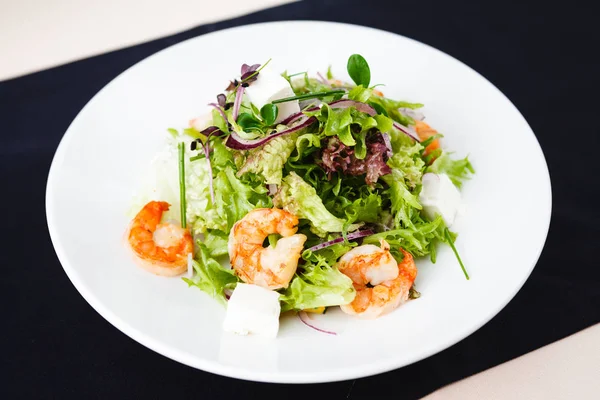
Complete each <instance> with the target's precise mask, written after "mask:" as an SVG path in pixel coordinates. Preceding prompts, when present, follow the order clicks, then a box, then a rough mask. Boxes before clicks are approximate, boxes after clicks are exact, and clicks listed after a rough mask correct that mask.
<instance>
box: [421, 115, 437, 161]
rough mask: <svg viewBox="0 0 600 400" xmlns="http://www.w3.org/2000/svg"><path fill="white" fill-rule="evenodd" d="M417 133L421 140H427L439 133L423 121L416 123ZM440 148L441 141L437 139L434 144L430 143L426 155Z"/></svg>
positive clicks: (426, 148)
mask: <svg viewBox="0 0 600 400" xmlns="http://www.w3.org/2000/svg"><path fill="white" fill-rule="evenodd" d="M415 131H417V135H419V138H420V139H421V140H427V139H428V138H430V137H431V136H433V135H435V134H437V133H438V132H437V131H436V130H435V129H433V128H432V127H430V126H429V125H428V124H426V123H425V122H423V121H415ZM439 147H440V141H439V140H438V139H435V140H434V141H433V142H431V143H429V145H428V146H427V147H425V153H424V154H425V155H427V154H429V153H431V152H432V151H434V150H436V149H438V148H439Z"/></svg>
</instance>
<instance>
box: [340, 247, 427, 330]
mask: <svg viewBox="0 0 600 400" xmlns="http://www.w3.org/2000/svg"><path fill="white" fill-rule="evenodd" d="M389 249H390V246H389V244H388V243H387V242H386V241H385V240H381V248H379V247H377V246H375V245H372V244H366V245H362V246H358V247H355V248H354V249H352V250H350V251H349V252H347V253H346V254H344V255H343V256H342V258H341V259H340V261H339V263H338V269H339V270H340V272H342V273H343V274H345V275H346V276H348V277H349V278H350V279H352V282H354V289H356V297H354V300H353V301H352V302H351V303H350V304H345V305H342V306H340V307H341V309H342V311H344V312H345V313H347V314H353V315H358V316H360V317H364V318H377V317H378V316H380V315H383V314H386V313H388V312H390V311H392V310H393V309H395V308H396V307H398V306H399V305H400V304H402V303H404V302H406V301H407V300H408V296H409V292H410V288H411V287H412V284H413V282H414V281H415V279H416V277H417V267H416V265H415V262H414V260H413V257H412V255H411V254H410V253H409V252H407V251H405V250H404V249H400V250H401V251H402V254H403V255H404V259H403V260H402V262H401V263H400V264H398V263H397V262H396V260H395V259H394V257H393V256H392V255H391V254H390V252H389Z"/></svg>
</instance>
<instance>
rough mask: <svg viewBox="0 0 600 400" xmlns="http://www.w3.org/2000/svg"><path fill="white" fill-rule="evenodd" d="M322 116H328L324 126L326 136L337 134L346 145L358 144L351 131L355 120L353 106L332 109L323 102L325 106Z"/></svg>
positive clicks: (322, 109)
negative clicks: (351, 125)
mask: <svg viewBox="0 0 600 400" xmlns="http://www.w3.org/2000/svg"><path fill="white" fill-rule="evenodd" d="M321 116H324V117H326V118H327V120H326V122H325V127H324V128H323V134H324V135H325V136H335V135H337V136H338V137H339V138H340V140H341V142H342V143H344V144H345V145H346V146H354V145H355V144H356V141H355V140H354V138H353V137H352V132H351V131H350V124H352V121H353V118H352V109H351V108H343V109H331V108H330V107H329V106H328V105H327V104H323V107H321Z"/></svg>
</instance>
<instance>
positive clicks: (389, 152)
mask: <svg viewBox="0 0 600 400" xmlns="http://www.w3.org/2000/svg"><path fill="white" fill-rule="evenodd" d="M381 136H382V137H383V142H384V143H385V147H387V152H386V154H387V156H388V158H390V157H391V156H392V155H393V154H394V152H393V151H392V141H391V140H390V135H389V134H387V133H382V134H381Z"/></svg>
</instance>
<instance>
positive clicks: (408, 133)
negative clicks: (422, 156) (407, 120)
mask: <svg viewBox="0 0 600 400" xmlns="http://www.w3.org/2000/svg"><path fill="white" fill-rule="evenodd" d="M394 128H396V129H398V130H399V131H400V132H402V133H404V134H405V135H406V136H408V137H410V138H411V139H413V140H416V141H417V142H419V143H421V139H419V135H417V132H415V131H414V130H412V129H411V128H408V127H406V126H404V125H400V124H399V123H398V122H396V121H394Z"/></svg>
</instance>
